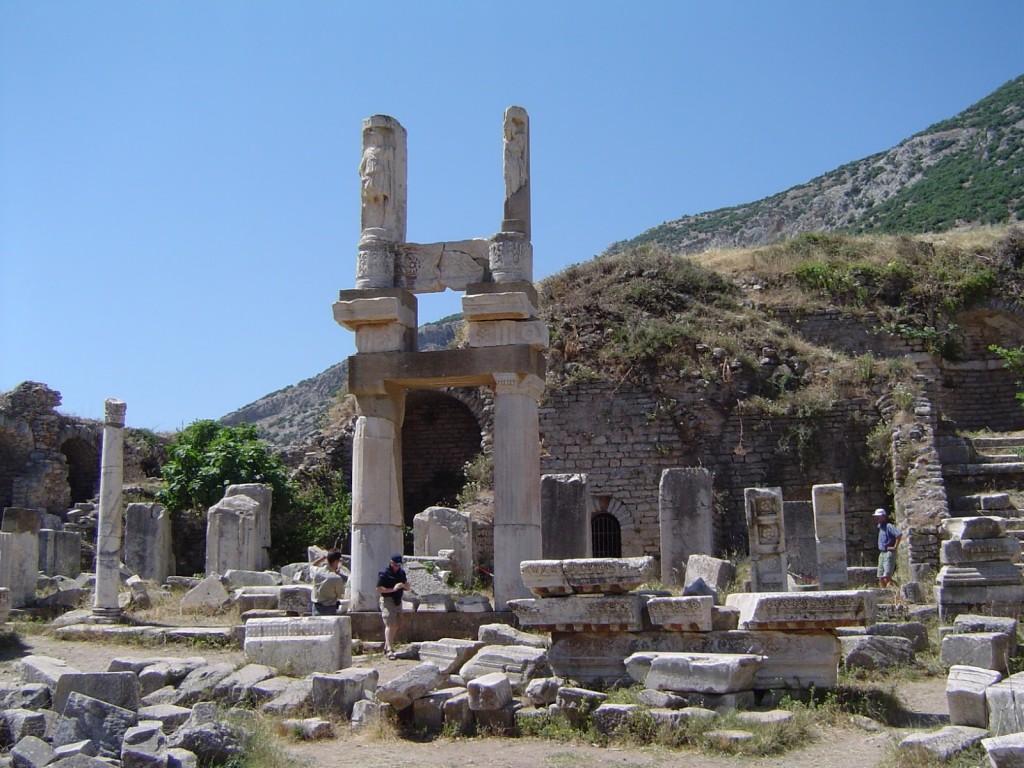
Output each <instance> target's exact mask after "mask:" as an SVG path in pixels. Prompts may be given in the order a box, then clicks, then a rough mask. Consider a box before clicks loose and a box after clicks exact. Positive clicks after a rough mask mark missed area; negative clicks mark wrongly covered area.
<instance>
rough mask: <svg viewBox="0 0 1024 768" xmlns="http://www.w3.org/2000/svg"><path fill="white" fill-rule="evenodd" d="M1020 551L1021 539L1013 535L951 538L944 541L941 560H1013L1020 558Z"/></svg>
mask: <svg viewBox="0 0 1024 768" xmlns="http://www.w3.org/2000/svg"><path fill="white" fill-rule="evenodd" d="M1020 551H1021V547H1020V539H1016V538H1014V537H1012V536H1001V537H999V538H996V539H951V540H949V541H944V542H942V545H941V549H940V551H939V561H940V562H941V563H942V564H943V565H965V564H968V563H988V562H996V561H1006V562H1013V561H1016V560H1018V559H1019V558H1020Z"/></svg>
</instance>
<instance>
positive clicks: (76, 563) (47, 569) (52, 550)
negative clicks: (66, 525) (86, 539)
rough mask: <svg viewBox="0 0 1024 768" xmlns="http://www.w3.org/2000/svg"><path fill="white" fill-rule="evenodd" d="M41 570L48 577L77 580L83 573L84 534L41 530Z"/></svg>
mask: <svg viewBox="0 0 1024 768" xmlns="http://www.w3.org/2000/svg"><path fill="white" fill-rule="evenodd" d="M39 570H40V571H42V572H43V573H45V574H46V575H47V576H66V577H67V578H69V579H74V578H76V577H77V576H78V574H80V573H81V572H82V534H80V533H79V532H78V531H58V530H54V529H52V528H41V529H40V530H39Z"/></svg>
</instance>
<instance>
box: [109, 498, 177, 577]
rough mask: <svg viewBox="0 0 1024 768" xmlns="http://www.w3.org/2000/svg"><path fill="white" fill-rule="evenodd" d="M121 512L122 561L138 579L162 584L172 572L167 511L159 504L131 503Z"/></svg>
mask: <svg viewBox="0 0 1024 768" xmlns="http://www.w3.org/2000/svg"><path fill="white" fill-rule="evenodd" d="M124 514H125V524H124V542H123V544H122V545H121V553H122V556H123V558H124V564H125V565H126V566H127V567H128V568H129V569H130V570H131V571H132V572H133V573H135V574H136V575H138V576H139V577H140V578H143V579H147V580H149V581H153V582H156V583H157V584H163V583H164V579H166V578H167V577H168V576H170V575H171V574H173V573H174V562H175V561H174V551H173V546H172V544H171V513H170V512H168V511H167V509H166V508H165V507H164V506H163V505H162V504H143V503H133V504H128V505H127V506H126V507H125V510H124Z"/></svg>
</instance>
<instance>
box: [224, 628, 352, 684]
mask: <svg viewBox="0 0 1024 768" xmlns="http://www.w3.org/2000/svg"><path fill="white" fill-rule="evenodd" d="M244 648H245V655H246V658H247V659H248V660H249V661H251V662H254V663H256V664H266V665H267V666H270V667H276V668H277V669H279V670H285V669H288V670H291V671H292V673H294V674H296V675H305V674H309V673H311V672H336V671H338V670H340V669H344V668H346V667H348V666H349V665H350V664H351V663H352V620H351V619H350V618H349V617H348V616H311V617H302V618H294V619H292V618H289V619H252V620H251V621H249V622H246V625H245V646H244Z"/></svg>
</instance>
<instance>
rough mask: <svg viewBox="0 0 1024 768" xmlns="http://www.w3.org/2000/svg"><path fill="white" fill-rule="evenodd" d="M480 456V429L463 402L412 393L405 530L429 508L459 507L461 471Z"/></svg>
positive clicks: (405, 439)
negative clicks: (467, 463)
mask: <svg viewBox="0 0 1024 768" xmlns="http://www.w3.org/2000/svg"><path fill="white" fill-rule="evenodd" d="M478 453H480V425H479V423H478V422H477V420H476V417H475V416H474V415H473V412H472V411H471V410H470V409H469V408H468V407H467V406H466V405H465V404H463V403H462V402H460V401H459V400H457V399H456V398H454V397H452V396H451V395H447V394H445V393H443V392H436V391H427V390H414V391H411V392H409V394H408V396H407V397H406V402H405V421H404V422H403V425H402V501H403V504H404V509H405V515H404V516H405V525H406V526H408V527H409V528H410V529H411V528H412V520H413V518H414V517H415V516H416V515H417V514H419V513H420V512H422V511H423V510H424V509H426V508H427V507H430V506H446V507H450V506H455V504H456V497H457V496H458V494H459V491H461V490H462V487H463V486H464V485H465V484H466V476H465V473H464V471H463V467H464V466H465V465H466V462H468V461H471V460H472V459H473V457H474V456H476V455H477V454H478Z"/></svg>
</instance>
